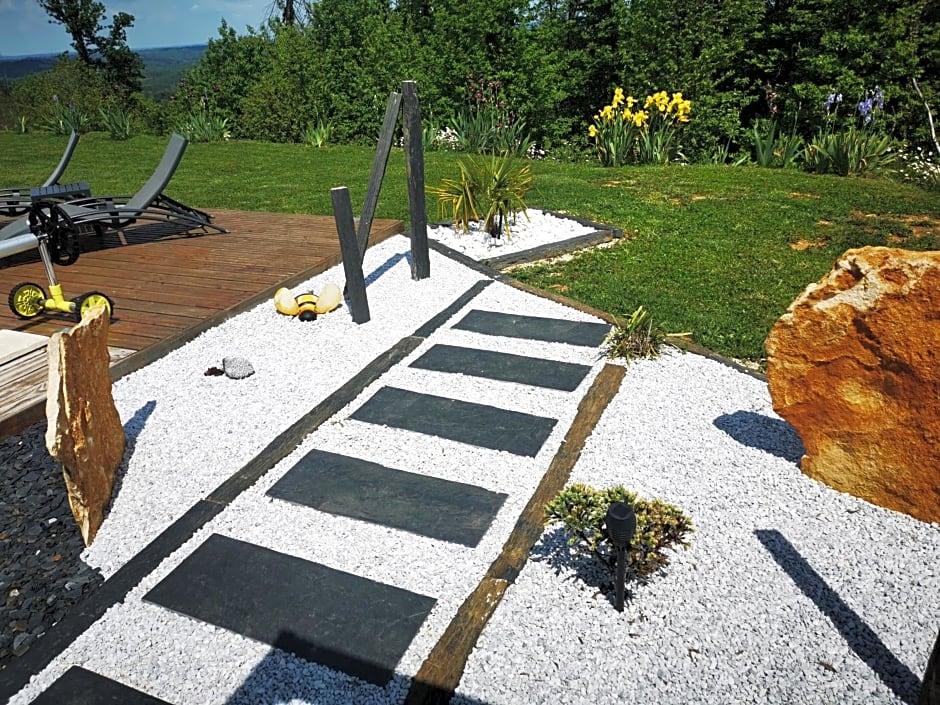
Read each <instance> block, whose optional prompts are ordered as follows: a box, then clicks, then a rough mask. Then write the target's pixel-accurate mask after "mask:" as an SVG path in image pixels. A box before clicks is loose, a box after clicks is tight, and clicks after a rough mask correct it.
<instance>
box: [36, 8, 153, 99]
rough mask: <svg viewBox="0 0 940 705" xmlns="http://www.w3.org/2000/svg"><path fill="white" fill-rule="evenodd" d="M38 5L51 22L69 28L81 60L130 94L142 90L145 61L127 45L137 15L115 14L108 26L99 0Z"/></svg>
mask: <svg viewBox="0 0 940 705" xmlns="http://www.w3.org/2000/svg"><path fill="white" fill-rule="evenodd" d="M36 2H38V3H39V6H40V7H41V8H42V9H43V10H44V11H45V12H46V14H47V15H49V17H50V20H49V22H50V23H52V24H61V25H62V26H64V27H65V29H66V31H67V32H68V33H69V36H71V37H72V47H73V48H74V49H75V53H76V54H77V55H78V59H79V61H81V62H82V63H84V64H87V65H88V66H92V67H94V68H95V69H97V70H99V71H101V72H102V74H103V75H104V77H105V79H106V80H107V82H108V83H109V84H111V85H118V86H120V87H121V88H122V89H124V90H126V91H129V92H134V93H136V92H138V91H140V79H141V78H142V76H143V69H144V62H143V60H141V58H140V56H139V55H138V54H137V53H136V52H133V51H131V50H130V48H129V47H128V46H127V28H128V27H132V26H133V25H134V16H133V15H129V14H127V13H126V12H118V13H115V15H114V16H113V17H112V19H111V24H110V25H109V26H107V27H105V26H104V25H103V22H104V17H105V6H104V4H103V3H100V2H95V0H36ZM105 30H106V33H104V32H105Z"/></svg>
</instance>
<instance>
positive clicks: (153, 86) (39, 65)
mask: <svg viewBox="0 0 940 705" xmlns="http://www.w3.org/2000/svg"><path fill="white" fill-rule="evenodd" d="M205 50H206V45H205V44H194V45H192V46H184V47H160V48H157V49H139V50H138V51H137V53H138V54H140V58H141V59H143V60H144V67H145V68H144V80H143V89H144V92H145V93H148V94H150V95H152V96H154V97H156V98H165V97H167V96H168V95H170V94H171V93H173V91H174V90H175V88H176V84H177V83H178V82H179V80H180V78H182V76H183V74H184V73H185V72H186V71H187V70H188V69H190V68H191V67H192V66H193V65H194V64H196V62H198V61H199V59H200V57H201V56H202V54H203V52H204V51H205ZM58 56H59V55H58V54H37V55H35V56H12V57H3V56H0V79H7V80H10V81H15V80H16V79H18V78H23V77H24V76H29V75H31V74H34V73H40V72H41V71H48V70H49V69H51V68H52V67H53V65H54V64H55V61H56V59H57V58H58Z"/></svg>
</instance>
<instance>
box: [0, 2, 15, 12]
mask: <svg viewBox="0 0 940 705" xmlns="http://www.w3.org/2000/svg"><path fill="white" fill-rule="evenodd" d="M14 10H16V8H15V7H14V6H13V0H0V12H13V11H14Z"/></svg>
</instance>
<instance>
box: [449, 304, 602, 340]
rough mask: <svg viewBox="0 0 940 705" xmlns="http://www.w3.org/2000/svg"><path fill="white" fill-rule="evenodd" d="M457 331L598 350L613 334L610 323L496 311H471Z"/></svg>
mask: <svg viewBox="0 0 940 705" xmlns="http://www.w3.org/2000/svg"><path fill="white" fill-rule="evenodd" d="M454 328H459V329H461V330H470V331H473V332H474V333H483V334H485V335H501V336H504V337H507V338H528V339H529V340H542V341H545V342H549V343H567V344H568V345H581V346H584V347H588V348H596V347H597V346H598V345H600V344H601V343H603V342H604V338H605V337H607V334H608V333H609V332H610V325H609V324H607V323H591V322H583V321H566V320H563V319H561V318H541V317H539V316H519V315H516V314H511V313H499V312H496V311H479V310H476V309H475V310H473V311H470V312H469V313H468V314H467V315H466V316H464V317H463V318H462V319H460V320H459V321H458V322H457V323H455V324H454Z"/></svg>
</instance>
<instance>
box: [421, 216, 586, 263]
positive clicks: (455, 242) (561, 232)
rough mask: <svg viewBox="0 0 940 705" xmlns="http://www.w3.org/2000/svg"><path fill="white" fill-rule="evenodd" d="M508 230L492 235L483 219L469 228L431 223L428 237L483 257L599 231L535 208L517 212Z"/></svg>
mask: <svg viewBox="0 0 940 705" xmlns="http://www.w3.org/2000/svg"><path fill="white" fill-rule="evenodd" d="M509 230H510V234H509V235H508V236H506V235H503V236H502V237H500V238H492V237H490V235H489V233H487V232H485V231H484V230H483V227H482V224H481V223H473V224H471V226H470V229H469V232H463V231H461V230H455V229H454V228H452V227H449V226H446V225H437V226H435V225H432V226H429V227H428V237H430V238H433V239H434V240H437V241H438V242H440V243H442V244H444V245H447V246H448V247H450V248H451V249H453V250H457V251H458V252H462V253H463V254H465V255H467V256H468V257H473V258H474V259H477V260H484V259H488V258H491V257H502V256H503V255H508V254H510V253H515V252H523V251H525V250H531V249H533V248H535V247H539V246H541V245H548V244H551V243H554V242H558V241H559V240H563V239H566V238H571V237H577V236H578V235H587V234H588V233H593V232H596V228H592V227H590V226H587V225H581V224H580V223H578V222H576V221H574V220H571V219H570V218H564V217H561V216H559V215H554V214H552V213H548V212H546V211H540V210H534V209H529V210H527V211H525V212H522V211H520V212H519V213H516V215H515V217H514V218H513V220H512V221H511V222H510V226H509Z"/></svg>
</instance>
